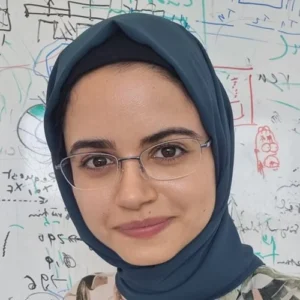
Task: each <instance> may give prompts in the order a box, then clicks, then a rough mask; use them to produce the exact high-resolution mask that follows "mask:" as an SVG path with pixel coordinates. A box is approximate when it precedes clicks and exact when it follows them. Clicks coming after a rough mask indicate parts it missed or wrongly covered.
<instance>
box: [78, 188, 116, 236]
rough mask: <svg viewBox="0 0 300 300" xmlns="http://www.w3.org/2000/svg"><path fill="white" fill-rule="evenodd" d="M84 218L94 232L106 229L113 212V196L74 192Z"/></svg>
mask: <svg viewBox="0 0 300 300" xmlns="http://www.w3.org/2000/svg"><path fill="white" fill-rule="evenodd" d="M73 193H74V196H75V199H76V202H77V204H78V207H79V210H80V212H81V214H82V217H83V219H84V221H85V223H86V225H87V226H88V227H89V229H90V230H91V231H92V232H94V230H95V229H96V230H97V231H98V230H101V229H104V228H106V224H107V222H108V219H109V215H110V211H111V203H112V201H111V200H110V199H111V198H110V197H111V195H105V194H103V193H101V192H100V191H84V192H81V191H78V190H77V191H73Z"/></svg>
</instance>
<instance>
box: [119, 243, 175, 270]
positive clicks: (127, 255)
mask: <svg viewBox="0 0 300 300" xmlns="http://www.w3.org/2000/svg"><path fill="white" fill-rule="evenodd" d="M130 248H131V247H130ZM130 248H128V249H127V251H118V252H117V253H118V255H119V256H120V257H121V258H122V259H123V260H124V261H126V262H127V263H129V264H131V265H135V266H144V267H145V266H153V265H159V264H163V263H165V262H167V261H169V260H170V259H172V258H173V257H174V256H176V254H177V253H178V252H179V251H174V249H163V248H162V247H157V248H156V249H154V248H152V247H149V248H148V249H146V250H144V249H139V247H135V248H134V249H132V248H131V249H130Z"/></svg>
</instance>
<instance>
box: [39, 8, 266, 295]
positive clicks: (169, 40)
mask: <svg viewBox="0 0 300 300" xmlns="http://www.w3.org/2000/svg"><path fill="white" fill-rule="evenodd" d="M118 32H122V34H124V35H125V36H126V37H127V38H129V39H130V40H132V41H134V42H135V43H138V44H141V45H145V46H147V47H149V48H151V49H152V50H153V51H154V52H155V53H156V54H157V55H158V56H159V57H160V58H162V60H163V61H164V62H161V64H162V65H163V67H165V68H166V69H168V68H170V69H171V71H172V72H176V75H177V76H178V77H179V78H180V80H181V81H182V83H183V85H184V86H185V88H186V90H187V91H188V93H189V95H190V97H191V99H192V101H193V102H194V104H195V107H196V109H197V110H198V112H199V116H200V119H201V121H202V124H203V126H204V129H205V131H206V132H207V134H208V135H209V136H210V137H211V139H212V142H213V143H212V148H213V156H214V162H215V172H216V183H217V187H216V189H217V190H216V205H215V209H214V212H213V215H212V218H211V220H210V222H209V223H208V225H207V226H206V227H205V229H204V230H203V231H202V232H201V233H200V234H199V235H198V236H197V237H196V238H195V239H194V240H193V241H192V242H191V243H190V244H189V245H187V246H186V247H185V248H184V249H183V250H182V251H180V252H179V253H178V254H177V255H176V256H175V257H174V258H173V259H171V260H170V261H168V262H166V263H163V264H160V265H156V266H147V267H140V266H134V265H131V264H128V263H127V262H125V261H124V260H122V259H121V258H120V257H119V256H118V254H117V253H115V252H114V251H112V250H111V249H110V248H108V247H107V246H105V245H104V244H103V243H101V241H99V240H98V239H97V238H96V237H95V236H94V235H93V234H92V232H91V231H90V230H89V229H88V227H87V226H86V224H85V222H84V220H83V218H82V215H81V213H80V211H79V208H78V206H77V203H76V200H75V198H74V195H73V192H72V189H71V186H70V185H69V184H68V183H67V182H66V181H65V180H64V177H63V175H62V174H61V172H60V171H59V170H55V175H56V178H57V183H58V186H59V189H60V192H61V195H62V198H63V201H64V203H65V205H66V207H67V209H68V212H69V214H70V217H71V219H72V221H73V222H74V224H75V227H76V229H77V231H78V233H79V235H80V237H81V239H82V240H83V241H84V242H85V243H86V244H87V245H88V246H89V247H91V248H92V249H93V250H94V251H95V252H96V253H97V254H98V255H99V256H100V257H101V258H103V259H104V260H105V261H107V262H108V263H110V264H112V265H113V266H116V267H117V275H116V284H117V287H118V289H119V291H120V293H121V294H122V295H123V296H124V297H125V298H126V299H128V300H153V299H155V300H171V299H172V300H177V299H178V300H179V299H191V300H194V299H195V300H196V299H201V300H213V299H216V298H219V297H221V296H223V295H225V294H227V293H229V292H230V291H232V290H233V289H234V288H236V287H237V286H238V285H239V284H241V283H242V282H243V281H244V280H245V279H246V278H247V277H248V276H250V274H251V273H253V271H254V270H255V269H256V268H257V267H259V266H260V265H262V262H261V261H260V260H259V259H258V258H257V257H256V256H255V255H254V254H253V250H252V248H251V247H250V246H247V245H243V244H242V243H241V241H240V238H239V236H238V233H237V230H236V228H235V226H234V223H233V221H232V219H231V217H230V215H229V212H228V208H227V201H228V198H229V194H230V188H231V181H232V172H233V160H234V127H233V117H232V111H231V106H230V102H229V99H228V96H227V94H226V92H225V90H224V88H223V86H222V84H221V83H220V81H219V79H218V78H217V76H216V74H215V72H214V69H213V66H212V64H211V62H210V59H209V58H208V55H207V53H206V51H205V49H204V48H203V46H202V45H201V43H200V42H199V41H198V40H197V39H196V38H195V37H194V36H193V35H192V34H190V33H189V32H188V31H186V30H185V29H184V28H183V27H181V26H180V25H178V24H175V23H173V22H171V21H169V20H166V19H163V18H162V17H157V16H154V15H148V14H125V15H119V16H116V17H113V18H110V19H107V20H104V21H102V22H100V23H98V24H96V25H94V26H92V27H91V28H89V29H88V30H87V31H85V32H84V33H83V34H81V35H80V36H79V37H78V38H77V39H76V40H75V41H74V42H73V43H71V44H70V45H69V46H68V47H67V48H66V49H65V50H63V52H62V53H61V54H60V55H59V57H58V59H57V61H56V63H55V65H54V68H53V70H52V73H51V76H50V80H49V84H48V90H47V101H46V113H45V119H44V126H45V134H46V139H47V142H48V145H49V148H50V151H51V155H52V160H53V164H54V165H56V164H58V163H59V162H60V161H61V159H62V158H63V157H64V156H65V155H66V151H65V149H64V148H63V147H62V149H58V145H60V144H61V140H60V139H61V133H62V128H61V127H59V126H57V120H56V109H57V107H58V106H59V104H60V103H61V101H66V99H65V97H62V94H63V90H64V89H65V86H66V83H67V82H68V80H69V78H71V77H72V76H74V73H73V70H74V68H75V67H76V65H77V64H78V63H79V62H80V61H81V60H82V59H83V58H84V57H85V56H86V55H87V54H88V53H89V52H90V51H92V50H93V49H94V48H98V49H101V45H104V44H105V42H106V41H107V40H108V39H110V38H111V37H112V36H114V35H115V34H117V33H118ZM136 60H137V61H138V60H139V59H138V55H137V59H136ZM96 64H97V62H96V61H95V67H96ZM164 64H165V65H164ZM72 74H73V75H72ZM87 104H88V103H87Z"/></svg>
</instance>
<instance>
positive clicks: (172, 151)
mask: <svg viewBox="0 0 300 300" xmlns="http://www.w3.org/2000/svg"><path fill="white" fill-rule="evenodd" d="M184 152H185V151H184V149H182V148H181V147H179V146H176V145H163V146H161V147H160V148H159V149H156V150H155V152H154V155H153V156H154V157H155V158H167V159H168V158H176V157H178V156H181V155H182V154H183V153H184Z"/></svg>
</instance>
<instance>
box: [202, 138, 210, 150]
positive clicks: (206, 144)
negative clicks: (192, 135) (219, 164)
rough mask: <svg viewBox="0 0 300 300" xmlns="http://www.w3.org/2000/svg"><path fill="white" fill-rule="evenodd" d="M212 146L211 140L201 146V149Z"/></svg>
mask: <svg viewBox="0 0 300 300" xmlns="http://www.w3.org/2000/svg"><path fill="white" fill-rule="evenodd" d="M210 146H211V139H208V140H207V141H206V142H205V143H204V144H200V147H201V148H208V147H210Z"/></svg>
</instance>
